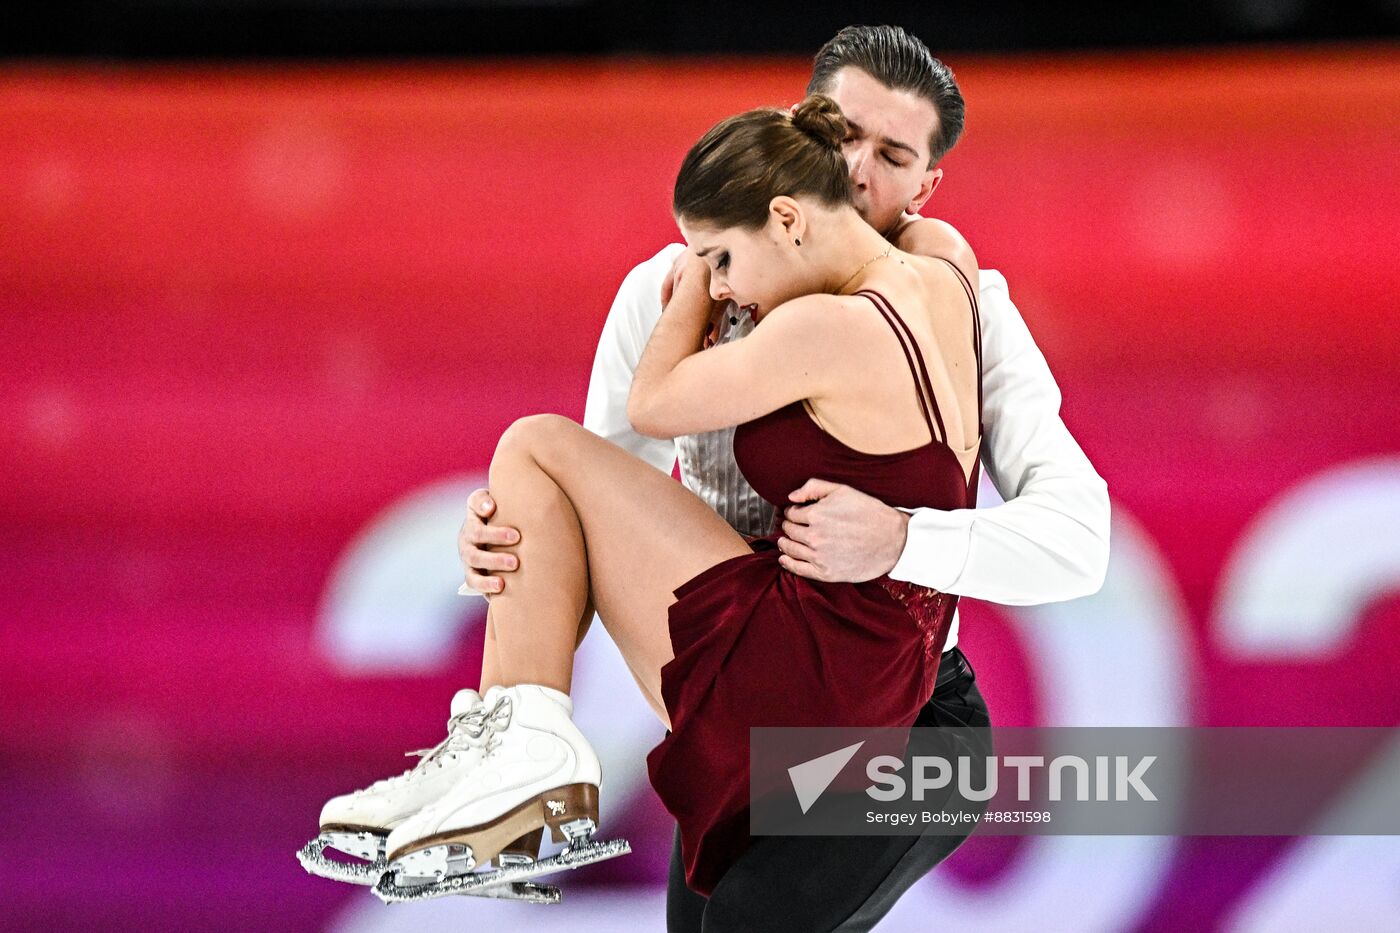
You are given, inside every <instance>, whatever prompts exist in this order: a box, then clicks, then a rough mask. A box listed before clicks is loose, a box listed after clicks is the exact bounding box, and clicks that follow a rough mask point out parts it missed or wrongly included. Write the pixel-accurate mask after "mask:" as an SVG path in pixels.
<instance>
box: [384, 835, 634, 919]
mask: <svg viewBox="0 0 1400 933" xmlns="http://www.w3.org/2000/svg"><path fill="white" fill-rule="evenodd" d="M434 848H437V847H434ZM441 848H443V849H446V848H447V847H446V846H442V847H441ZM424 851H425V850H424ZM631 851H632V846H631V844H630V843H629V842H628V841H627V840H626V839H609V840H607V841H606V842H583V843H579V844H577V845H573V846H570V847H568V848H566V849H564V850H563V851H562V852H560V853H559V854H558V855H551V856H549V857H548V858H542V859H539V860H538V861H534V862H530V863H529V864H516V865H509V866H506V867H503V868H496V869H490V870H483V871H477V872H472V871H468V872H464V873H462V874H456V875H448V876H447V877H445V878H443V879H442V880H440V881H429V882H427V883H424V884H413V883H402V884H401V883H400V878H399V877H398V875H397V872H396V870H395V869H394V867H393V866H392V865H391V866H390V868H389V870H388V871H386V872H385V873H384V874H383V875H382V876H380V878H379V881H378V882H377V883H376V884H375V886H374V896H375V897H377V898H379V899H380V900H381V901H383V902H384V903H386V904H403V903H408V902H411V901H426V900H431V899H433V898H437V897H447V896H449V895H454V894H466V895H474V896H486V897H505V898H510V899H512V900H528V901H530V902H531V903H536V904H555V903H558V902H559V900H560V896H559V889H558V888H554V887H551V886H544V885H528V887H529V888H533V889H536V891H537V892H546V891H547V892H552V895H553V899H552V900H541V899H539V898H538V897H535V896H531V897H517V896H515V895H514V889H515V888H517V887H518V886H520V885H521V883H522V882H525V881H527V880H528V879H530V878H538V877H539V876H541V875H548V874H552V873H554V872H558V871H568V870H570V869H574V868H582V867H583V866H585V865H592V864H594V863H595V862H602V861H605V860H606V859H610V858H616V857H617V856H619V855H626V854H627V853H629V852H631ZM443 855H444V857H445V855H446V853H444V854H443ZM404 880H405V881H406V880H407V879H404ZM506 886H509V887H506ZM502 888H505V889H506V890H509V891H512V893H510V894H507V893H504V891H500V889H502ZM498 891H500V893H497V892H498Z"/></svg>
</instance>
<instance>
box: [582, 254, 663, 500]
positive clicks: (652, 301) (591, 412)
mask: <svg viewBox="0 0 1400 933" xmlns="http://www.w3.org/2000/svg"><path fill="white" fill-rule="evenodd" d="M684 249H685V246H684V245H683V244H680V243H672V244H671V245H669V246H667V247H665V248H664V249H662V250H661V252H659V253H657V254H656V255H655V256H653V257H651V258H650V259H648V260H647V261H646V262H644V263H642V264H641V265H639V266H636V267H635V268H633V269H632V271H631V272H629V273H627V277H626V278H625V279H623V280H622V285H621V286H619V287H618V290H617V297H616V298H614V299H613V304H612V308H611V309H610V310H609V311H608V318H607V320H606V321H605V322H604V323H603V334H602V336H601V337H599V338H598V353H597V355H596V356H594V358H593V373H592V375H591V376H590V377H589V379H588V401H587V403H586V404H585V405H584V411H583V426H584V427H585V428H587V429H588V430H590V431H592V432H593V433H594V434H597V435H599V436H600V437H604V438H607V439H608V440H610V441H612V442H613V443H614V444H617V445H618V446H619V447H621V448H623V449H624V450H627V451H628V452H630V453H633V454H636V455H637V456H638V457H641V458H642V459H643V460H645V461H646V462H647V463H650V464H651V465H652V466H654V467H656V468H657V469H658V470H661V471H662V472H663V473H670V472H671V471H672V470H673V469H675V466H676V445H675V443H674V442H673V441H669V440H658V439H657V438H654V437H644V436H643V435H641V434H638V433H637V432H636V431H634V430H633V429H632V422H630V421H628V420H627V395H628V392H630V391H631V388H632V375H633V374H634V373H635V372H636V371H637V363H638V362H640V361H641V358H642V351H643V350H644V349H646V345H647V340H648V339H649V338H650V337H651V332H652V331H653V330H655V329H656V322H657V321H659V320H660V319H661V283H662V282H663V281H665V278H666V274H667V273H668V272H669V271H670V269H671V264H672V263H673V262H675V259H676V256H677V255H678V254H679V253H680V252H681V251H682V250H684Z"/></svg>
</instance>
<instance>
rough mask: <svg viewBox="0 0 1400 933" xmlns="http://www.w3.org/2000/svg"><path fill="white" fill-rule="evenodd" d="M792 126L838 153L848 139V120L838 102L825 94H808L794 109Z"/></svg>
mask: <svg viewBox="0 0 1400 933" xmlns="http://www.w3.org/2000/svg"><path fill="white" fill-rule="evenodd" d="M792 125H793V126H795V127H797V128H798V129H799V130H802V132H804V133H806V134H807V135H809V136H811V137H812V138H814V139H816V140H817V141H818V142H820V143H821V144H822V145H824V146H829V147H831V148H832V149H835V150H837V151H840V149H841V143H843V142H844V141H845V139H846V133H847V127H846V118H845V117H844V116H843V115H842V114H841V108H840V107H838V106H837V105H836V101H834V100H832V99H831V98H830V97H827V96H826V95H825V94H808V95H807V97H806V99H804V100H803V101H802V103H800V104H798V105H797V106H796V107H794V108H792Z"/></svg>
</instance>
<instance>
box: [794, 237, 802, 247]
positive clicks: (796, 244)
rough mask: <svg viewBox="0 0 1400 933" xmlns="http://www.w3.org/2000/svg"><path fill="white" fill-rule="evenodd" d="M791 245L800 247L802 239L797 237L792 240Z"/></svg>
mask: <svg viewBox="0 0 1400 933" xmlns="http://www.w3.org/2000/svg"><path fill="white" fill-rule="evenodd" d="M792 245H793V246H801V245H802V237H798V238H797V239H795V240H793V241H792Z"/></svg>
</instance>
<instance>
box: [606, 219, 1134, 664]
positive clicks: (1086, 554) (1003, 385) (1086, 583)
mask: <svg viewBox="0 0 1400 933" xmlns="http://www.w3.org/2000/svg"><path fill="white" fill-rule="evenodd" d="M682 249H684V247H683V246H682V245H681V244H678V243H673V244H671V245H670V246H667V247H666V248H665V249H663V250H661V252H659V253H657V254H656V255H655V256H653V257H652V258H651V259H648V260H647V261H646V262H644V263H642V264H641V265H639V266H637V267H636V268H634V269H633V270H632V271H631V272H630V273H628V275H627V277H626V278H625V279H624V280H623V282H622V286H621V287H620V288H619V289H618V292H617V298H616V299H614V301H613V305H612V309H611V310H610V311H609V312H608V318H607V321H606V322H605V323H604V324H603V334H602V337H601V338H600V340H599V342H598V353H597V356H596V357H595V358H594V360H593V373H592V377H591V378H590V380H589V384H588V402H587V407H586V409H585V413H584V419H583V423H584V426H585V427H587V428H589V429H590V430H592V431H593V432H594V433H596V434H599V435H601V436H603V437H606V438H607V439H608V440H610V441H612V442H614V443H616V444H618V445H619V446H621V447H623V448H625V449H627V450H629V451H631V452H632V453H634V454H636V455H637V456H639V457H641V458H642V459H643V460H646V461H647V462H648V463H650V464H652V465H653V466H655V467H656V468H657V469H659V470H662V471H664V472H667V473H669V472H671V470H672V469H673V468H674V466H675V465H676V461H677V459H679V461H680V465H681V479H682V481H683V482H684V483H685V484H686V486H688V487H689V488H690V489H692V490H694V491H695V492H696V494H697V495H699V496H700V497H701V498H702V499H704V500H705V501H706V502H707V503H708V504H709V505H710V506H711V508H714V509H715V511H717V512H719V514H720V515H721V516H723V517H724V518H725V520H726V521H728V522H729V523H730V525H732V526H733V527H734V528H735V529H736V530H738V531H740V532H742V533H744V534H748V535H763V534H767V533H768V532H769V530H771V528H772V523H773V515H774V510H773V508H772V506H771V505H769V504H768V503H767V502H765V501H764V500H763V499H762V498H761V497H759V495H758V494H757V493H756V492H754V491H753V489H752V487H750V486H749V484H748V483H747V481H745V480H744V477H743V474H742V473H740V472H739V470H738V468H737V467H736V465H735V463H734V429H733V428H726V429H724V430H721V431H714V432H710V433H708V434H703V435H693V436H689V437H678V438H676V439H675V440H674V441H670V440H658V439H656V438H650V437H644V436H642V435H641V434H638V433H637V432H636V431H635V430H633V428H632V425H631V423H630V422H629V421H628V420H627V396H628V393H629V392H630V390H631V387H632V375H633V373H634V372H635V371H636V369H637V363H638V361H639V360H640V359H641V357H642V350H643V349H644V348H645V347H646V344H647V340H648V339H649V338H650V336H651V332H652V329H653V328H654V327H655V326H656V322H657V321H658V320H659V319H660V317H661V283H662V281H663V280H664V278H665V276H666V275H667V273H668V272H669V271H670V268H671V265H672V263H673V261H674V260H675V258H676V255H677V254H678V253H679V252H680V251H681V250H682ZM979 275H980V287H979V289H978V297H979V299H980V300H979V310H980V312H981V321H982V423H983V438H982V449H981V459H982V466H983V469H984V471H985V472H986V474H987V476H988V478H989V479H991V481H992V483H993V485H995V486H996V488H997V491H998V492H999V493H1001V495H1002V498H1003V499H1005V500H1006V501H1005V502H1004V503H1003V504H1001V505H997V506H992V507H990V508H979V509H953V510H942V509H912V510H906V511H908V512H909V514H910V519H909V533H908V538H907V540H906V542H905V545H904V551H903V553H902V554H901V555H900V558H899V561H898V563H896V564H895V566H894V569H893V570H891V571H890V576H891V577H894V578H895V579H897V580H906V581H908V582H910V583H916V584H919V585H922V586H928V587H932V588H934V589H936V590H939V591H940V592H944V593H954V594H957V595H960V596H969V597H972V598H975V599H985V600H988V601H990V602H997V603H1003V604H1006V605H1013V606H1025V605H1033V604H1037V603H1048V602H1056V601H1058V600H1064V599H1073V598H1075V597H1078V596H1087V595H1089V594H1090V593H1094V592H1097V591H1098V589H1099V587H1100V586H1102V585H1103V579H1104V573H1105V571H1106V569H1107V566H1108V528H1109V504H1108V486H1107V484H1106V483H1105V482H1104V481H1103V479H1102V477H1100V476H1099V474H1098V473H1097V472H1096V471H1095V470H1094V467H1093V465H1092V464H1090V463H1089V459H1088V458H1087V457H1086V456H1084V451H1083V450H1081V449H1080V447H1079V444H1078V443H1076V442H1075V440H1074V438H1073V436H1071V435H1070V433H1069V430H1068V429H1067V428H1066V427H1065V424H1064V422H1063V421H1062V420H1061V419H1060V399H1061V396H1060V389H1059V386H1058V385H1056V384H1055V379H1054V377H1053V376H1052V375H1051V374H1050V368H1049V366H1047V365H1046V363H1045V357H1044V356H1043V355H1042V354H1041V352H1040V349H1039V348H1038V347H1037V346H1036V345H1035V341H1034V340H1033V339H1032V338H1031V334H1030V331H1029V330H1028V329H1027V328H1026V323H1025V321H1023V320H1022V319H1021V314H1020V312H1019V311H1017V310H1016V306H1015V305H1014V304H1012V303H1011V295H1010V293H1009V292H1008V290H1007V286H1006V279H1005V278H1003V277H1002V275H1001V274H1000V273H999V272H996V271H994V270H990V269H983V270H981V271H980V273H979ZM726 325H727V326H725V327H724V328H723V329H722V330H721V334H720V339H721V340H732V339H737V338H739V337H742V336H743V335H744V334H746V333H748V332H749V331H750V330H752V329H753V322H752V321H750V320H749V319H748V317H747V315H744V314H736V315H735V316H734V317H733V318H731V319H730V320H729V321H728V322H726ZM957 635H958V617H957V615H956V614H955V615H954V617H953V623H952V629H951V631H950V632H949V634H948V641H947V644H946V645H945V646H944V647H945V650H947V649H948V648H952V647H953V646H954V645H955V644H956V643H957Z"/></svg>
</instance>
